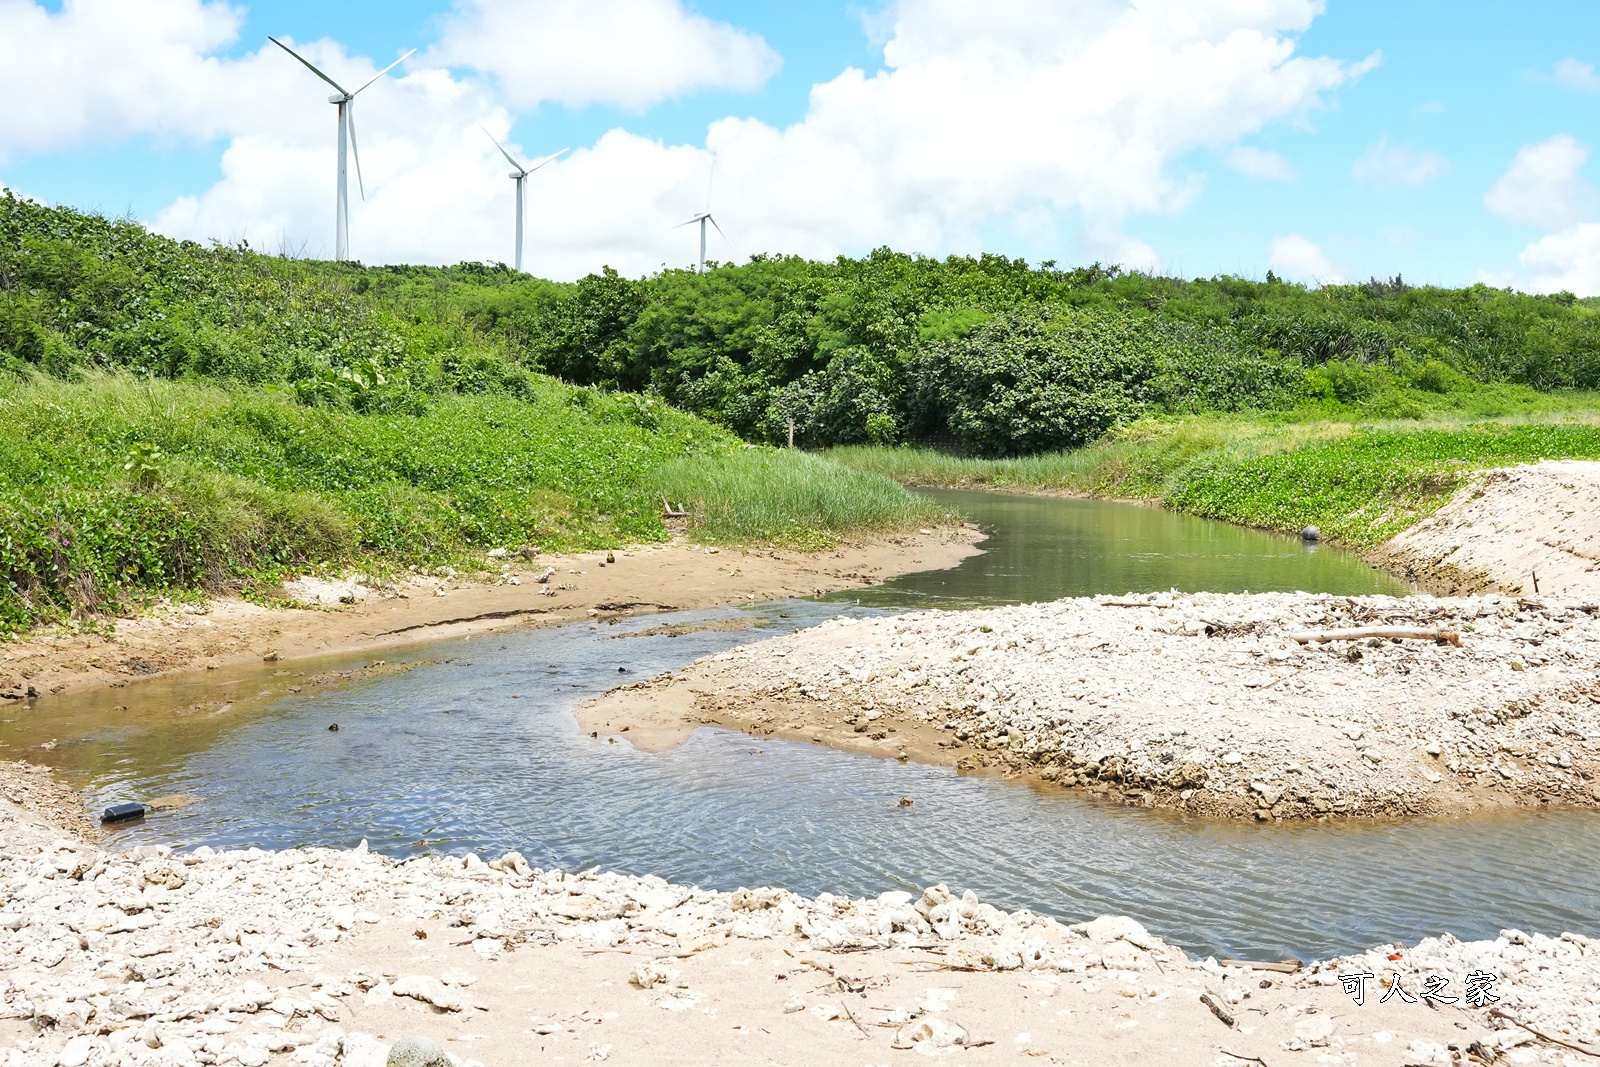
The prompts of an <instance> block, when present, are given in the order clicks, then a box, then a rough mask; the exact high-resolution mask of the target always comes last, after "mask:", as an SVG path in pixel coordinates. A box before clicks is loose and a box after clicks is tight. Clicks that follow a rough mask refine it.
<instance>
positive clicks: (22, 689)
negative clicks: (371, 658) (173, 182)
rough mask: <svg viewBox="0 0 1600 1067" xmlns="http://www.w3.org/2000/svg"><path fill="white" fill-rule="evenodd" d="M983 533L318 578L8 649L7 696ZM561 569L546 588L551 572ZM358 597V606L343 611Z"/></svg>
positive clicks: (829, 581) (644, 606)
mask: <svg viewBox="0 0 1600 1067" xmlns="http://www.w3.org/2000/svg"><path fill="white" fill-rule="evenodd" d="M980 538H981V535H980V534H979V533H978V532H977V531H976V530H974V529H972V528H970V527H956V528H941V529H938V530H935V531H932V532H929V533H926V534H923V533H916V534H910V535H906V536H895V537H888V538H883V539H880V540H875V541H868V542H862V543H858V544H850V545H844V546H841V547H839V548H837V549H833V550H830V551H826V552H819V553H806V552H790V551H781V550H759V551H756V550H752V551H742V550H737V549H721V550H716V549H706V548H701V547H696V546H692V545H688V544H685V543H681V542H679V543H673V544H669V545H649V546H643V547H637V548H632V549H627V550H623V551H618V552H616V553H615V562H614V563H612V564H606V563H605V558H606V553H604V552H600V553H587V554H583V555H574V556H539V557H537V558H535V559H533V560H522V559H518V558H516V557H511V558H509V559H505V560H493V561H487V563H486V566H488V567H492V569H493V570H494V571H496V572H499V571H500V570H501V568H502V567H505V568H507V569H506V570H505V572H504V573H501V574H498V575H497V576H496V577H495V578H494V579H493V580H492V581H471V580H467V579H465V578H463V579H459V580H457V579H446V578H414V579H412V580H410V581H408V582H405V583H403V584H400V585H397V586H394V587H390V588H381V589H371V590H368V589H364V588H359V587H357V588H351V587H350V586H348V585H344V586H340V585H339V584H338V583H320V585H319V583H308V584H310V585H312V586H313V587H317V591H320V592H323V593H324V594H325V595H326V594H327V593H329V592H331V593H333V594H334V595H330V596H328V599H329V600H330V601H331V605H330V606H328V607H321V608H311V609H301V608H267V607H261V606H259V605H256V604H251V603H247V602H245V601H242V600H236V599H223V600H218V601H215V602H213V603H211V604H210V605H207V606H205V607H203V608H198V609H196V608H193V607H177V606H170V607H166V608H158V609H155V610H152V611H150V612H147V613H145V614H143V615H140V616H138V617H136V618H131V619H118V620H115V621H114V625H115V632H114V633H113V634H97V633H76V632H73V631H72V630H70V629H69V628H66V627H50V628H47V629H45V630H42V631H40V632H38V633H36V634H33V635H31V636H29V637H28V638H26V639H24V640H20V641H15V642H5V643H0V701H3V700H6V699H12V700H22V699H27V698H28V694H29V692H30V691H32V693H33V694H35V695H37V696H47V695H49V694H53V693H64V692H70V691H72V690H78V689H87V688H94V687H104V686H107V685H110V686H123V685H127V684H129V683H130V682H134V681H137V680H139V679H142V678H148V677H152V676H155V675H159V674H168V673H172V672H176V671H187V670H196V669H203V668H221V667H228V666H235V665H240V664H245V663H259V662H260V661H261V660H262V658H263V657H264V656H266V655H269V654H273V655H275V656H276V657H277V658H278V659H280V660H284V661H288V660H295V659H303V658H308V657H313V656H325V655H333V654H337V653H340V652H347V651H361V650H366V649H374V650H376V649H383V648H390V647H394V646H397V645H402V644H410V643H416V642H419V641H429V640H434V639H436V638H444V637H452V636H458V635H460V634H465V633H477V632H482V631H488V630H495V629H503V628H506V627H514V626H526V625H530V624H548V625H553V624H558V623H564V622H571V621H573V620H575V619H582V618H592V617H595V616H610V615H616V614H635V613H638V614H642V613H646V612H654V611H669V610H672V609H675V608H703V607H711V606H715V605H720V604H733V603H750V602H754V601H760V600H772V599H776V598H780V597H786V596H811V595H813V594H815V593H819V592H824V591H830V590H834V589H849V588H857V587H860V586H866V585H872V584H875V583H877V582H880V581H882V580H883V579H885V578H888V577H891V576H893V575H896V574H902V573H908V572H911V571H919V570H935V569H941V568H945V567H952V566H954V565H955V564H956V563H958V562H959V561H960V560H961V559H963V558H964V557H966V556H968V555H970V554H972V553H973V552H975V551H977V549H976V548H975V547H974V546H975V544H976V542H977V541H978V540H980ZM550 568H554V573H553V574H551V575H550V576H549V578H548V580H547V581H545V582H544V583H543V584H541V583H540V582H539V581H538V576H540V575H542V574H544V573H545V572H546V571H547V570H548V569H550ZM512 579H516V582H517V583H518V584H512ZM345 591H348V592H349V593H351V594H352V598H353V599H355V600H356V601H357V602H356V603H354V604H350V605H341V604H339V603H338V596H337V594H338V593H339V592H345ZM300 595H302V596H307V597H309V596H310V595H312V593H311V592H310V591H305V590H302V591H300Z"/></svg>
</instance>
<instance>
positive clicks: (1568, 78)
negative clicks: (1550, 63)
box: [1555, 56, 1600, 93]
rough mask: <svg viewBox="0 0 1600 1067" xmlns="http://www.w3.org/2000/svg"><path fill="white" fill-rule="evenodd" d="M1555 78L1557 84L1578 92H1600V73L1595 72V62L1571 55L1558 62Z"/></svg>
mask: <svg viewBox="0 0 1600 1067" xmlns="http://www.w3.org/2000/svg"><path fill="white" fill-rule="evenodd" d="M1555 79H1556V84H1557V85H1559V86H1561V87H1562V88H1564V89H1571V90H1572V91H1573V92H1576V93H1600V74H1596V73H1595V70H1594V64H1593V63H1584V62H1582V61H1580V60H1576V59H1573V58H1571V57H1570V56H1569V57H1567V58H1566V59H1563V60H1561V61H1560V62H1559V63H1557V64H1556V69H1555Z"/></svg>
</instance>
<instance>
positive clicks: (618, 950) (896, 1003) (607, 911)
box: [0, 764, 1600, 1067]
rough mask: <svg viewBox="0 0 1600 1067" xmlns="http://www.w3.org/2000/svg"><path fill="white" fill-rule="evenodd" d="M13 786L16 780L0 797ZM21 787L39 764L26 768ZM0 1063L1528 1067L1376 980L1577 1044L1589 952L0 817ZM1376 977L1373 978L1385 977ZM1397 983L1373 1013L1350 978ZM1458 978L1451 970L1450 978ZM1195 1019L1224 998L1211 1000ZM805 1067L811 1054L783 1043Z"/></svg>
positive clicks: (1563, 944) (5, 767) (1513, 1041)
mask: <svg viewBox="0 0 1600 1067" xmlns="http://www.w3.org/2000/svg"><path fill="white" fill-rule="evenodd" d="M17 773H18V770H17V766H16V765H14V764H0V783H4V782H6V781H9V780H10V779H11V778H12V777H14V776H15V775H16V774H17ZM28 773H30V774H31V772H28ZM0 816H3V817H0V886H4V888H5V890H6V896H5V902H4V904H3V906H0V949H3V950H4V951H3V955H0V959H3V961H4V962H0V1065H3V1067H57V1065H62V1067H98V1065H103V1064H118V1065H129V1067H137V1065H145V1064H148V1065H152V1067H154V1065H156V1064H173V1063H206V1064H211V1063H216V1064H224V1065H230V1064H240V1065H242V1067H267V1065H287V1064H291V1063H293V1064H297V1065H301V1067H341V1065H342V1067H382V1065H383V1064H385V1062H386V1060H387V1055H388V1051H389V1048H390V1046H391V1045H392V1044H393V1043H394V1042H396V1041H397V1040H398V1039H400V1038H401V1037H402V1035H404V1036H414V1037H420V1038H424V1039H427V1040H430V1041H432V1042H435V1043H437V1045H438V1046H439V1047H440V1048H441V1049H444V1050H447V1052H448V1054H450V1055H452V1056H454V1057H455V1062H458V1063H461V1064H463V1067H470V1065H472V1064H483V1065H496V1064H507V1065H509V1064H514V1063H523V1062H527V1061H528V1059H529V1058H530V1056H531V1054H532V1053H533V1050H534V1049H535V1048H537V1049H538V1052H539V1054H540V1055H539V1059H540V1061H541V1062H552V1063H560V1062H566V1063H580V1062H596V1061H606V1062H611V1063H617V1064H661V1063H665V1064H700V1063H708V1062H771V1063H780V1064H796V1065H798V1064H816V1065H823V1067H831V1065H840V1067H844V1065H851V1067H859V1064H861V1063H863V1062H884V1061H890V1062H897V1058H896V1057H897V1054H898V1053H899V1052H902V1051H911V1052H916V1053H921V1054H924V1055H934V1056H937V1055H942V1054H947V1053H959V1054H960V1055H962V1056H963V1062H966V1061H967V1060H971V1061H972V1062H975V1063H990V1062H994V1063H999V1062H1002V1061H1004V1062H1014V1061H1015V1059H1016V1057H1017V1056H1018V1055H1025V1056H1027V1057H1029V1058H1031V1059H1037V1060H1038V1061H1040V1062H1043V1063H1052V1064H1088V1063H1093V1064H1104V1065H1107V1067H1134V1065H1139V1064H1147V1063H1155V1062H1160V1063H1167V1064H1174V1065H1191V1064H1192V1065H1195V1067H1215V1065H1227V1067H1238V1065H1243V1064H1246V1063H1250V1062H1252V1061H1255V1062H1271V1063H1273V1064H1274V1065H1278V1064H1282V1063H1290V1064H1294V1063H1308V1064H1309V1063H1316V1062H1322V1061H1323V1059H1322V1058H1324V1057H1326V1056H1328V1055H1330V1054H1331V1055H1337V1056H1341V1057H1354V1056H1359V1062H1360V1063H1361V1064H1363V1065H1372V1067H1403V1065H1409V1064H1444V1063H1451V1062H1455V1061H1454V1057H1453V1054H1452V1053H1451V1052H1450V1051H1449V1050H1450V1048H1465V1047H1469V1046H1470V1047H1475V1048H1479V1049H1483V1050H1489V1051H1493V1052H1495V1053H1497V1054H1501V1055H1504V1056H1506V1057H1508V1059H1506V1060H1505V1061H1504V1062H1508V1063H1514V1064H1532V1063H1550V1064H1555V1063H1561V1062H1563V1060H1562V1059H1561V1056H1562V1055H1563V1054H1564V1052H1565V1050H1564V1049H1562V1048H1560V1047H1558V1046H1554V1045H1544V1044H1542V1043H1539V1042H1537V1041H1536V1040H1535V1039H1534V1038H1533V1036H1532V1034H1531V1033H1530V1032H1529V1031H1527V1030H1525V1029H1522V1028H1519V1027H1517V1026H1515V1025H1513V1024H1512V1023H1511V1022H1509V1021H1507V1020H1506V1019H1504V1018H1497V1017H1494V1016H1492V1015H1491V1014H1490V1013H1489V1011H1488V1010H1487V1008H1486V1007H1476V1008H1469V1007H1467V1006H1466V1005H1464V1004H1455V1005H1449V1006H1442V1007H1441V1006H1440V1005H1438V1004H1434V1005H1433V1007H1434V1008H1435V1009H1436V1010H1432V1011H1430V1010H1427V1009H1426V1008H1425V1007H1423V1006H1422V1005H1420V1004H1417V1003H1415V1002H1413V1003H1409V1004H1408V1003H1405V1002H1403V1001H1402V1000H1399V999H1392V1002H1385V1003H1379V1002H1378V1001H1379V996H1380V995H1381V990H1382V988H1383V985H1384V984H1385V982H1387V981H1388V980H1389V978H1388V974H1389V972H1394V973H1396V974H1399V975H1400V976H1401V982H1402V988H1403V989H1405V990H1407V991H1408V992H1409V993H1411V995H1413V996H1414V995H1415V994H1416V993H1417V992H1420V991H1421V990H1422V989H1423V988H1424V981H1425V976H1426V975H1430V974H1439V975H1441V976H1444V975H1448V976H1449V977H1451V979H1452V987H1453V990H1454V991H1459V990H1460V988H1461V986H1462V984H1463V982H1464V979H1465V974H1466V973H1467V970H1468V969H1489V970H1491V971H1493V972H1494V973H1495V974H1496V976H1497V981H1498V982H1499V984H1498V985H1497V986H1496V987H1495V992H1496V993H1497V994H1498V995H1499V996H1500V997H1501V1000H1500V1002H1499V1004H1498V1005H1497V1007H1500V1008H1501V1009H1503V1010H1505V1011H1506V1012H1507V1013H1508V1014H1510V1015H1511V1016H1513V1017H1514V1018H1517V1019H1520V1020H1521V1021H1522V1022H1523V1023H1525V1024H1526V1025H1528V1026H1532V1027H1535V1028H1536V1029H1539V1030H1541V1031H1542V1032H1544V1033H1546V1034H1553V1035H1559V1036H1560V1038H1561V1039H1563V1040H1566V1041H1568V1042H1593V1041H1595V1040H1596V1039H1597V1037H1600V1033H1597V1031H1600V1011H1597V1009H1596V1008H1595V1006H1594V1005H1593V1004H1592V1003H1590V1002H1589V1001H1588V1000H1586V999H1585V997H1586V996H1588V994H1587V993H1586V992H1585V990H1586V989H1592V988H1594V986H1595V985H1596V982H1595V981H1594V976H1596V975H1600V966H1597V965H1600V944H1597V943H1596V942H1592V941H1590V940H1589V939H1586V938H1581V937H1575V936H1567V937H1563V938H1549V937H1543V936H1540V935H1526V934H1520V933H1518V932H1515V931H1511V932H1507V933H1506V934H1504V935H1502V937H1501V938H1499V939H1497V940H1495V941H1483V942H1472V943H1461V942H1458V941H1456V940H1455V939H1453V938H1450V937H1448V935H1446V936H1445V937H1443V938H1438V939H1428V940H1426V941H1424V942H1421V943H1419V944H1417V945H1416V946H1414V947H1407V946H1400V945H1387V946H1380V947H1378V948H1375V949H1373V950H1371V951H1369V952H1367V953H1360V954H1356V955H1354V956H1350V957H1344V958H1341V959H1339V960H1334V961H1327V962H1324V963H1319V964H1314V965H1312V966H1311V967H1308V968H1304V969H1299V970H1289V971H1287V972H1286V970H1285V969H1284V968H1279V967H1266V968H1258V967H1250V966H1233V965H1224V964H1222V963H1220V962H1219V961H1217V960H1215V959H1209V958H1208V959H1205V960H1195V959H1191V958H1190V957H1188V956H1187V955H1186V954H1185V953H1184V952H1182V951H1181V950H1179V949H1177V948H1175V947H1174V946H1171V945H1169V944H1167V943H1165V942H1163V941H1162V940H1161V939H1160V938H1159V937H1158V936H1156V935H1153V934H1151V933H1150V932H1149V931H1147V930H1145V929H1144V927H1142V926H1141V925H1140V924H1139V923H1137V922H1136V921H1134V920H1132V919H1130V918H1127V917H1120V916H1102V917H1100V918H1094V919H1086V920H1085V921H1082V922H1075V923H1070V924H1068V923H1064V922H1061V921H1058V920H1056V919H1054V918H1050V917H1045V916H1039V915H1035V914H1033V913H1031V912H1028V911H1017V912H1010V913H1007V912H1004V911H1001V910H999V909H996V908H994V907H992V906H990V905H988V904H985V903H983V902H982V901H981V900H979V899H978V898H977V897H976V896H975V895H974V894H972V893H970V892H968V893H964V894H963V893H957V892H952V891H950V890H947V889H946V888H945V887H943V886H932V887H929V888H928V889H926V890H925V891H924V892H923V893H922V894H921V896H920V897H919V896H917V895H915V894H912V893H909V892H887V893H884V894H881V895H879V896H878V897H877V898H875V899H850V898H845V897H836V896H831V895H829V894H821V895H819V896H817V897H814V898H807V897H801V896H797V895H795V894H793V893H790V892H788V891H785V890H781V889H767V888H754V889H741V890H738V891H735V892H732V893H728V892H717V891H710V890H699V889H695V888H693V887H689V886H682V885H675V884H672V883H669V882H665V881H663V880H661V879H659V878H653V877H633V876H627V875H620V874H611V873H600V872H584V873H582V874H575V873H571V872H563V871H544V870H535V869H533V868H530V867H529V865H528V864H527V863H526V862H525V861H524V860H523V859H522V857H521V856H520V855H518V854H516V853H508V854H506V855H505V856H503V857H500V858H498V859H492V860H490V861H488V862H487V863H485V862H484V861H483V860H481V859H479V858H478V857H477V856H476V855H466V856H454V857H452V856H430V857H418V858H413V859H410V860H405V861H397V860H392V859H388V858H386V857H382V856H378V855H375V854H373V853H370V852H368V851H367V850H366V849H365V847H364V846H363V847H358V848H356V849H351V850H344V851H340V850H331V849H296V850H292V851H289V852H278V853H273V852H262V851H259V850H249V851H244V852H215V851H213V850H211V849H208V848H200V849H196V850H195V851H194V852H192V853H189V854H187V855H177V854H174V853H172V852H171V851H170V850H168V849H166V848H164V847H150V846H146V847H141V848H135V849H131V850H129V851H127V852H120V853H119V852H107V851H104V850H102V849H100V848H98V847H96V846H94V845H92V844H90V843H88V842H85V841H83V840H82V839H80V838H76V837H74V836H72V835H71V834H70V832H68V831H66V830H65V829H64V828H62V827H60V826H58V825H54V824H52V823H51V822H50V821H49V820H48V816H49V812H48V811H44V812H35V811H29V810H27V809H24V808H20V807H17V806H16V805H14V804H12V803H10V802H8V801H3V800H0ZM1374 961H1377V962H1374ZM1361 968H1364V969H1366V970H1369V971H1372V972H1373V973H1374V974H1375V975H1377V974H1382V975H1383V977H1382V979H1377V980H1374V982H1373V984H1372V985H1371V987H1370V988H1369V989H1368V996H1367V997H1366V999H1365V1002H1364V1004H1363V1005H1361V1006H1360V1007H1357V1006H1355V1005H1354V1004H1353V1002H1352V1001H1351V998H1350V997H1349V996H1348V995H1347V994H1346V993H1345V992H1344V991H1343V988H1342V984H1341V982H1340V979H1339V975H1340V974H1341V973H1344V972H1345V971H1347V970H1353V969H1361ZM1457 972H1462V973H1459V974H1458V973H1457ZM1208 1001H1209V1003H1207V1002H1208ZM797 1050H798V1051H797Z"/></svg>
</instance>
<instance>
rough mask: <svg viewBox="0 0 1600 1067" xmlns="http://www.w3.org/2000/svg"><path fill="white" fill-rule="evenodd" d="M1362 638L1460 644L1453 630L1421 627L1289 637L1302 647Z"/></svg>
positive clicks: (1363, 628) (1359, 629)
mask: <svg viewBox="0 0 1600 1067" xmlns="http://www.w3.org/2000/svg"><path fill="white" fill-rule="evenodd" d="M1363 637H1389V638H1394V639H1396V640H1400V641H1448V642H1449V643H1450V644H1452V645H1456V646H1458V647H1459V646H1460V644H1461V634H1460V633H1458V632H1456V631H1455V630H1442V629H1438V628H1433V629H1430V628H1427V627H1422V626H1356V627H1353V628H1351V629H1348V630H1304V631H1301V632H1300V633H1294V634H1290V635H1289V638H1290V640H1292V641H1298V642H1300V643H1301V644H1302V645H1305V644H1310V643H1311V642H1313V641H1315V642H1316V643H1317V644H1319V645H1320V644H1323V643H1325V642H1328V641H1359V640H1361V639H1362V638H1363Z"/></svg>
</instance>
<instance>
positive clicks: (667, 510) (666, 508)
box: [661, 494, 689, 519]
mask: <svg viewBox="0 0 1600 1067" xmlns="http://www.w3.org/2000/svg"><path fill="white" fill-rule="evenodd" d="M661 517H662V518H663V519H687V518H688V517H689V510H688V509H687V508H675V507H673V506H672V505H671V504H670V503H668V502H667V498H666V496H665V494H663V495H662V497H661Z"/></svg>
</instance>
